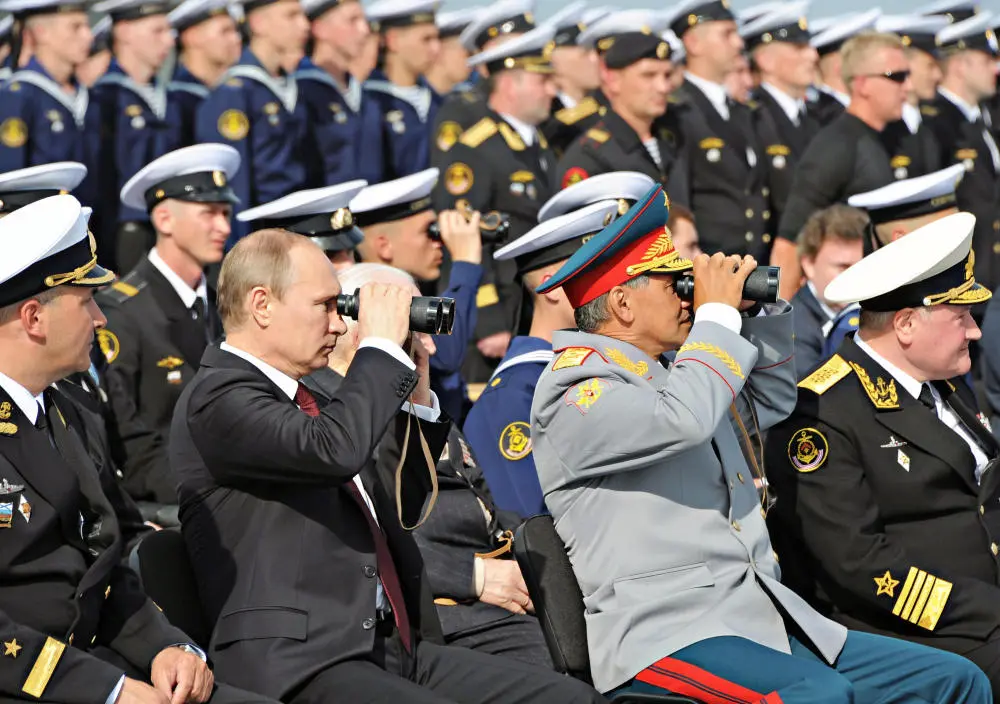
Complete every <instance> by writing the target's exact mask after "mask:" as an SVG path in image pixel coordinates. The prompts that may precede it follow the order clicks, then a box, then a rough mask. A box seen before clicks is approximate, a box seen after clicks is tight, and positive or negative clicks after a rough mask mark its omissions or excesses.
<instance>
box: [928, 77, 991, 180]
mask: <svg viewBox="0 0 1000 704" xmlns="http://www.w3.org/2000/svg"><path fill="white" fill-rule="evenodd" d="M938 93H940V94H941V95H943V96H944V97H945V99H946V100H948V102H950V103H951V104H952V105H954V106H955V107H956V108H958V109H959V110H961V112H962V114H963V115H965V119H966V120H968V121H969V122H976V121H977V120H980V119H983V111H982V110H981V109H980V108H979V106H978V105H970V104H969V103H967V102H965V101H964V100H962V99H961V98H959V97H958V96H957V95H955V94H954V93H952V92H951V91H950V90H948V89H947V88H941V87H939V88H938ZM983 141H985V142H986V148H987V149H989V150H990V158H991V159H993V169H994V170H995V171H1000V150H997V143H996V142H995V141H993V135H991V134H990V131H989V130H988V129H986V124H985V120H984V121H983Z"/></svg>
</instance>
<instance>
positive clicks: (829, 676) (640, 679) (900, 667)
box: [609, 631, 993, 704]
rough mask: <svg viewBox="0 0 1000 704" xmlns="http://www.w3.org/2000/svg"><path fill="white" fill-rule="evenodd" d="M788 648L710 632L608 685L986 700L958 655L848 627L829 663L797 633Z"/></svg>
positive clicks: (878, 701) (974, 673)
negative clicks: (841, 645)
mask: <svg viewBox="0 0 1000 704" xmlns="http://www.w3.org/2000/svg"><path fill="white" fill-rule="evenodd" d="M790 643H791V650H792V654H791V655H786V654H785V653H781V652H778V651H777V650H772V649H771V648H767V647H765V646H763V645H758V644H756V643H754V642H753V641H750V640H747V639H745V638H738V637H735V636H725V637H721V638H708V639H706V640H703V641H701V642H699V643H695V644H694V645H690V646H688V647H686V648H683V649H682V650H679V651H677V652H676V653H674V654H673V655H671V656H670V657H667V658H663V659H662V660H659V661H658V662H656V663H654V664H652V665H650V666H649V667H647V668H646V669H645V670H643V671H642V672H640V673H639V674H638V675H636V677H635V679H633V680H632V681H631V682H629V683H628V684H626V685H623V686H622V687H620V688H618V689H616V690H614V692H612V693H609V698H610V695H611V694H618V693H619V692H636V693H647V694H657V693H662V692H664V691H666V692H671V693H673V694H681V695H684V696H687V697H691V698H692V699H697V700H698V701H701V702H706V703H707V704H742V703H746V704H751V703H753V704H890V703H896V702H899V703H902V702H907V703H910V702H915V703H926V704H953V703H957V702H963V704H989V703H990V702H992V701H993V695H992V694H991V691H990V681H989V679H988V678H987V677H986V675H985V674H983V672H982V670H980V669H979V668H978V667H977V666H976V665H974V664H973V663H972V662H971V661H970V660H966V659H965V658H963V657H962V656H960V655H955V654H954V653H949V652H945V651H943V650H937V649H936V648H929V647H927V646H923V645H918V644H916V643H910V642H908V641H905V640H897V639H895V638H886V637H883V636H876V635H871V634H868V633H859V632H856V631H851V632H850V633H848V636H847V643H846V644H845V645H844V650H843V651H842V652H841V654H840V657H839V658H837V662H836V664H835V665H834V666H833V667H830V666H829V665H827V664H826V662H825V661H824V660H822V659H820V658H819V657H818V656H817V655H816V654H814V653H813V652H812V651H811V650H810V649H809V648H807V647H806V646H805V645H803V644H802V643H801V642H799V641H798V640H796V639H795V638H791V639H790Z"/></svg>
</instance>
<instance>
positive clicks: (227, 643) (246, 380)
mask: <svg viewBox="0 0 1000 704" xmlns="http://www.w3.org/2000/svg"><path fill="white" fill-rule="evenodd" d="M340 291H341V288H340V284H339V282H338V281H337V277H336V275H335V274H334V270H333V266H332V265H331V264H330V262H329V260H328V259H327V258H326V256H325V254H324V253H323V251H322V250H321V249H320V248H319V247H317V246H316V245H315V244H314V243H312V242H311V241H309V240H308V239H307V238H305V237H303V236H301V235H296V234H293V233H290V232H286V231H282V230H261V231H259V232H255V233H254V234H252V235H250V236H248V237H246V238H244V239H242V240H240V242H239V243H237V245H236V246H235V247H234V248H233V249H232V251H230V253H229V254H228V255H227V257H226V259H225V261H224V262H223V264H222V273H221V276H220V279H219V311H220V314H221V317H222V321H223V325H224V327H225V331H226V342H224V343H223V344H222V345H221V346H220V347H214V346H213V347H210V348H209V349H208V350H207V351H206V353H205V356H204V358H203V360H202V367H201V369H200V371H199V372H198V374H197V376H196V377H195V379H194V381H193V382H192V383H191V384H190V385H189V386H188V388H187V389H185V391H184V393H183V394H182V396H181V399H180V402H179V403H178V405H177V409H176V413H175V416H174V424H173V427H172V429H171V442H170V456H171V465H172V467H173V468H174V470H175V472H176V474H177V477H178V479H179V481H180V488H179V493H180V499H181V523H182V528H183V531H184V536H185V539H186V540H187V543H188V549H189V552H190V553H191V556H192V560H193V562H194V568H195V573H196V577H197V580H198V587H199V591H200V593H201V597H202V601H203V605H204V607H205V610H206V614H207V616H208V617H209V619H210V620H211V621H213V622H214V623H215V624H216V625H215V630H214V633H213V636H212V641H211V644H210V646H211V654H212V658H213V660H214V662H215V664H216V667H217V668H218V670H219V672H220V675H221V676H223V677H226V678H228V681H232V682H239V683H240V684H241V685H242V686H244V687H247V688H248V689H251V690H254V691H258V692H262V693H267V694H269V695H270V696H274V697H276V698H280V699H282V700H283V701H285V702H326V701H331V699H340V700H342V701H349V702H353V701H362V700H363V701H368V702H393V703H394V704H398V702H427V703H429V704H430V703H442V704H444V703H447V702H469V703H470V704H471V703H472V702H477V703H478V702H505V701H524V702H529V701H538V702H588V701H593V702H598V701H601V698H600V697H599V696H598V695H597V693H596V692H594V691H593V690H592V689H590V688H588V687H586V686H584V685H582V683H580V682H573V681H569V680H567V679H566V678H564V677H562V676H560V675H557V674H555V673H552V672H547V671H545V670H542V669H538V668H534V667H532V666H529V665H525V664H521V663H517V662H514V661H511V660H507V659H505V660H498V659H494V657H493V656H488V655H484V654H481V653H474V652H471V651H466V650H463V649H460V648H449V647H447V646H443V645H440V643H441V640H442V638H441V630H440V624H439V623H438V621H437V616H436V614H435V613H434V610H433V608H434V607H433V603H432V601H431V592H430V587H429V585H428V583H427V581H426V579H425V576H424V569H423V563H422V561H421V558H420V553H419V550H418V549H417V548H416V546H415V544H414V543H413V538H412V535H411V533H410V532H409V531H408V530H405V529H404V527H403V526H408V527H412V526H414V525H415V524H417V523H418V522H419V520H418V519H419V517H420V515H421V514H422V513H424V507H425V503H427V504H433V499H434V496H433V490H432V488H431V487H432V479H433V477H434V476H435V475H434V466H433V463H434V459H433V458H435V457H439V456H440V455H441V452H442V450H443V449H444V445H445V440H446V437H447V433H448V429H449V426H450V424H449V422H447V419H446V418H444V419H440V418H438V415H439V414H438V412H437V411H436V408H435V406H436V402H435V400H434V397H433V395H432V393H431V391H430V382H429V371H428V354H427V351H426V350H425V349H424V348H423V346H422V345H421V344H420V342H419V339H417V338H410V336H409V334H408V332H407V331H408V322H409V309H410V301H411V294H410V292H409V291H408V290H406V289H402V288H400V287H393V286H385V285H380V284H369V285H366V286H364V287H362V288H361V290H360V294H359V295H360V313H359V320H358V332H357V336H358V339H359V341H360V342H359V343H358V352H357V354H356V355H355V357H354V360H353V361H352V363H351V369H350V371H349V372H348V373H347V375H346V377H345V378H344V380H343V383H342V384H341V386H340V388H339V389H338V393H337V395H336V397H334V398H333V399H330V400H329V402H326V403H324V404H323V405H322V406H321V405H320V404H319V403H318V402H317V399H316V397H315V396H313V394H312V393H310V392H309V391H308V389H307V388H306V387H305V386H304V385H303V384H302V383H301V382H300V380H301V378H302V377H304V376H306V375H308V374H310V373H312V372H314V371H316V370H317V369H322V368H323V367H324V366H326V364H327V358H328V355H329V354H330V352H331V351H332V350H333V349H334V347H335V346H336V343H337V338H338V336H340V335H342V334H344V333H345V332H346V326H345V325H344V322H343V320H341V318H340V315H339V314H338V313H337V305H336V299H337V295H338V294H339V293H340ZM407 339H409V343H408V344H409V345H411V347H412V351H413V354H414V355H415V360H416V365H415V364H414V362H413V361H411V360H410V358H409V357H408V356H407V354H406V353H405V352H404V351H403V349H402V348H401V347H400V344H402V343H403V342H404V341H406V340H407ZM407 399H410V400H409V402H407ZM324 401H326V399H324ZM404 406H406V410H405V411H403V412H401V408H403V407H404ZM421 417H423V420H420V418H421ZM223 438H224V441H220V439H223ZM377 445H378V446H379V452H378V455H377V459H376V458H375V449H376V446H377ZM394 484H395V489H396V494H395V496H396V501H395V502H394V501H393V498H392V497H393V494H392V491H393V486H394ZM428 492H431V498H430V499H428ZM394 503H395V505H394ZM223 673H224V674H223Z"/></svg>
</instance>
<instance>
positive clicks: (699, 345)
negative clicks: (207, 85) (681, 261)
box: [531, 303, 847, 692]
mask: <svg viewBox="0 0 1000 704" xmlns="http://www.w3.org/2000/svg"><path fill="white" fill-rule="evenodd" d="M769 308H770V310H769V312H770V313H771V315H767V316H762V317H759V318H753V319H747V320H745V321H743V328H742V335H738V334H736V333H734V332H732V331H731V330H729V329H728V328H726V327H724V326H723V325H720V324H718V323H715V322H710V321H699V322H696V323H695V324H694V325H693V326H692V328H691V332H690V334H689V336H688V338H687V340H686V341H685V343H684V345H683V346H682V347H681V348H680V350H678V352H677V356H676V359H675V361H674V363H673V364H672V365H671V366H670V368H669V369H666V368H664V367H663V366H661V365H660V364H659V363H658V362H656V361H654V360H653V359H650V358H649V357H648V356H647V355H645V354H644V353H643V352H641V351H640V350H639V349H638V348H636V347H634V346H632V345H630V344H628V343H625V342H621V341H618V340H615V339H613V338H610V337H605V336H602V335H592V334H586V333H582V332H576V331H561V332H556V334H555V336H554V339H553V348H554V349H555V350H556V351H557V352H558V354H557V356H556V357H555V359H554V360H553V361H552V362H551V363H550V364H549V366H548V367H547V368H546V370H545V372H543V373H542V376H541V378H540V379H539V381H538V386H537V387H536V390H535V397H534V402H533V404H532V409H531V438H532V442H533V444H534V454H535V465H536V468H537V471H538V476H539V479H540V481H541V486H542V491H543V492H544V494H545V502H546V505H547V506H548V507H549V509H550V510H551V511H552V515H553V517H554V519H555V524H556V529H557V531H558V532H559V535H560V536H561V537H562V539H563V541H564V542H565V543H566V545H567V548H568V551H569V556H570V560H571V562H572V563H573V570H574V572H575V573H576V577H577V580H578V581H579V583H580V588H581V590H582V591H583V595H584V604H585V607H586V619H587V640H588V642H589V646H590V656H591V669H592V674H593V679H594V684H595V686H596V687H597V688H598V690H600V691H605V692H606V691H608V690H610V689H612V688H613V687H616V686H618V685H620V684H622V683H623V682H625V681H627V680H629V679H630V678H632V677H633V676H635V675H636V674H637V673H638V672H639V671H640V670H642V669H644V668H645V667H647V666H649V665H650V664H651V663H653V662H655V661H657V660H659V659H660V658H663V657H666V656H669V655H670V654H672V653H674V652H676V651H678V650H680V649H682V648H684V647H686V646H688V645H691V644H693V643H697V642H699V641H702V640H705V639H707V638H712V637H717V636H738V637H741V638H747V639H749V640H751V641H754V642H755V643H759V644H761V645H764V646H767V647H770V648H773V649H775V650H778V651H780V652H784V653H788V652H789V641H788V634H787V632H786V630H785V623H784V622H783V619H782V613H781V612H782V611H783V612H784V613H786V614H787V615H788V616H789V617H790V618H791V619H792V620H793V621H794V622H795V623H796V624H797V625H798V627H799V628H800V629H801V631H802V632H803V633H804V634H805V637H806V639H808V640H810V641H811V642H812V643H813V645H814V646H815V647H816V650H817V651H818V652H819V653H821V654H822V656H823V657H824V658H825V659H826V660H827V661H828V662H829V663H831V664H832V663H833V662H834V660H836V658H837V656H838V654H839V653H840V650H841V649H842V648H843V645H844V641H845V639H846V637H847V630H846V629H845V628H844V627H843V626H840V625H839V624H836V623H834V622H832V621H830V620H828V619H826V618H824V617H822V616H820V615H819V614H818V613H816V612H815V611H814V610H813V609H812V608H810V607H809V606H808V605H807V604H806V603H805V602H804V601H803V600H802V599H801V598H799V597H798V596H797V595H795V594H794V593H793V592H792V591H790V590H789V589H787V588H786V587H784V586H782V585H781V583H780V581H779V580H780V571H779V568H778V564H777V559H776V555H775V554H774V553H773V551H772V548H771V541H770V538H769V537H768V533H767V528H766V526H765V523H764V517H763V511H762V509H761V506H760V502H759V500H758V496H757V492H756V489H755V488H754V482H753V475H752V474H751V472H750V470H749V469H748V467H747V464H746V461H745V460H744V457H743V454H742V452H741V450H740V444H739V440H738V437H737V431H736V429H735V427H734V426H735V422H736V421H735V414H731V413H730V408H731V406H733V404H734V403H735V404H736V408H737V409H738V410H739V411H740V418H741V420H742V422H743V423H744V425H745V427H747V428H749V429H750V431H751V432H752V431H753V424H752V422H750V421H749V420H748V419H749V406H748V404H747V403H746V401H745V398H746V397H750V398H751V399H752V400H753V402H754V405H755V406H756V409H757V412H758V419H759V423H760V427H761V428H762V429H763V428H767V427H769V426H771V425H774V424H775V423H777V422H779V421H780V420H782V419H783V418H784V417H785V416H787V415H788V413H789V412H791V410H792V408H793V407H794V405H795V395H796V389H795V369H794V364H793V363H792V360H791V357H792V321H791V315H790V314H789V311H790V308H789V306H788V304H786V303H780V304H776V305H773V306H769ZM751 372H752V374H751ZM748 376H749V378H748ZM741 392H742V393H741ZM779 607H780V610H779Z"/></svg>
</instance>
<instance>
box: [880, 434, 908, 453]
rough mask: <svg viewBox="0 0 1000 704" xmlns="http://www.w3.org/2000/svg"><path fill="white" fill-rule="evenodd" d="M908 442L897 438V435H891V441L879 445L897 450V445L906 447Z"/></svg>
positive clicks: (885, 448) (886, 448)
mask: <svg viewBox="0 0 1000 704" xmlns="http://www.w3.org/2000/svg"><path fill="white" fill-rule="evenodd" d="M905 446H906V443H905V442H904V441H902V440H897V439H896V436H895V435H890V436H889V442H887V443H883V444H882V445H879V447H881V448H882V449H884V450H895V449H896V448H897V447H905Z"/></svg>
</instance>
